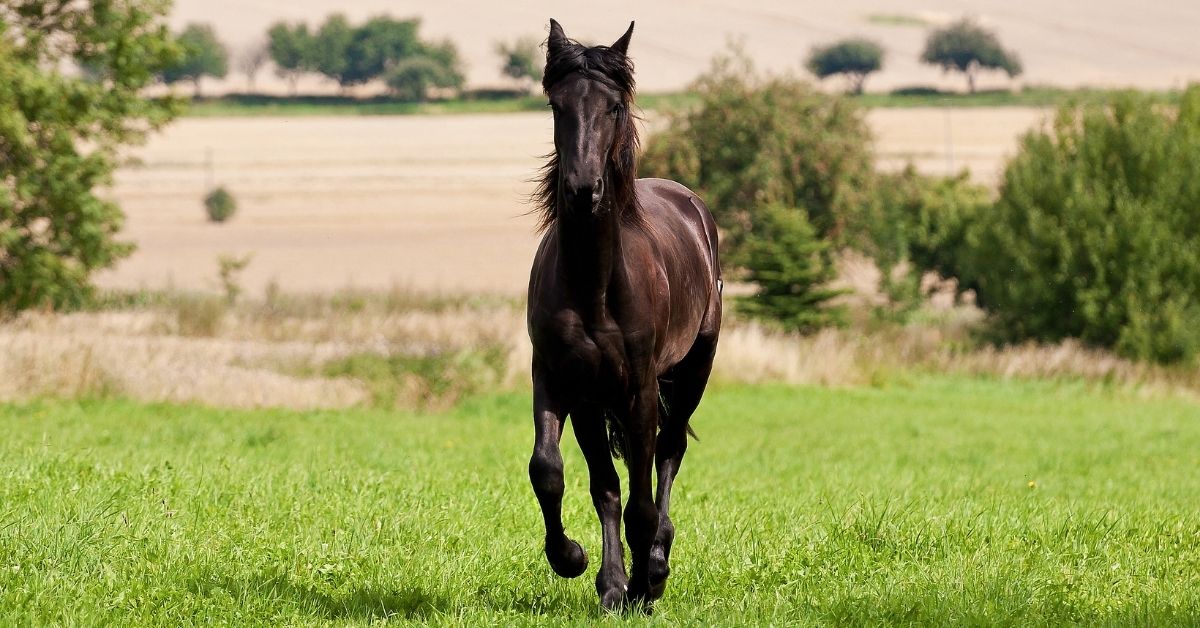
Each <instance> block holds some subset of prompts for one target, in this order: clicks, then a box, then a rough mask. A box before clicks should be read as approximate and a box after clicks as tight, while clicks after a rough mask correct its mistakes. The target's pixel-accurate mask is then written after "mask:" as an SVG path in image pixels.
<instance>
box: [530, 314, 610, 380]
mask: <svg viewBox="0 0 1200 628" xmlns="http://www.w3.org/2000/svg"><path fill="white" fill-rule="evenodd" d="M543 329H544V331H543V332H541V333H539V334H538V335H537V336H535V337H534V338H533V343H534V350H535V352H536V353H537V354H538V357H539V359H541V360H542V361H543V362H544V363H545V365H546V366H547V367H549V368H550V369H552V371H551V372H552V373H554V374H555V375H556V376H560V377H563V378H569V379H571V380H574V381H575V382H577V383H578V384H579V385H581V386H584V385H593V386H600V387H603V388H609V387H618V388H619V387H621V386H622V385H623V384H624V383H625V382H626V381H627V379H628V364H627V359H626V355H625V338H624V335H623V334H622V333H621V330H620V328H618V327H617V326H616V325H615V324H611V323H601V324H598V325H595V326H591V327H589V326H587V325H585V324H583V322H582V321H580V320H576V319H573V318H570V317H568V318H566V319H565V320H563V319H559V320H557V321H555V324H552V325H549V326H547V327H545V328H543Z"/></svg>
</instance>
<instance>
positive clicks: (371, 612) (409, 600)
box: [190, 574, 455, 621]
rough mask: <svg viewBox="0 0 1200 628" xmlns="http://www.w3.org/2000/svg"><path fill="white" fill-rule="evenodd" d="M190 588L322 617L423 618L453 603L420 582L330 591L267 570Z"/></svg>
mask: <svg viewBox="0 0 1200 628" xmlns="http://www.w3.org/2000/svg"><path fill="white" fill-rule="evenodd" d="M190 588H191V589H192V590H195V591H200V592H201V593H204V594H211V593H213V592H214V591H216V590H218V589H223V590H225V591H226V592H228V593H229V594H230V595H232V596H233V598H234V599H242V598H243V596H246V597H268V598H273V599H278V600H280V601H294V602H295V603H296V606H297V607H298V608H300V609H302V610H307V611H308V612H310V613H311V614H312V615H314V616H316V617H318V618H320V619H326V620H346V619H349V620H366V621H373V620H376V619H389V618H404V619H412V620H427V619H431V618H434V617H437V616H439V615H443V614H445V613H446V612H448V611H450V610H451V609H453V608H454V607H455V604H454V601H453V600H450V599H448V598H446V597H444V596H441V595H437V594H432V593H430V592H429V591H427V590H426V589H425V588H423V587H421V586H420V585H413V586H407V585H405V586H400V587H380V586H375V585H365V586H359V587H355V588H351V589H349V590H345V591H340V590H339V591H334V592H330V591H325V590H322V589H321V588H319V587H317V586H314V585H308V584H298V583H294V582H292V581H290V580H289V579H288V578H286V577H284V576H279V575H276V576H272V575H267V574H259V575H256V576H252V577H249V578H241V579H238V578H231V577H226V576H219V575H214V576H212V577H209V578H204V579H203V580H201V581H197V582H195V583H194V584H193V586H192V587H190Z"/></svg>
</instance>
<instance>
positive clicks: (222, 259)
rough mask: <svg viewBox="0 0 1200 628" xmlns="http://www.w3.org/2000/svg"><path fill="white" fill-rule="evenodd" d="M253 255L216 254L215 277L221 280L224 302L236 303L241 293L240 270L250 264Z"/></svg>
mask: <svg viewBox="0 0 1200 628" xmlns="http://www.w3.org/2000/svg"><path fill="white" fill-rule="evenodd" d="M252 257H253V256H251V255H243V256H242V257H237V256H235V255H219V256H217V279H218V280H219V281H220V282H221V290H222V291H223V292H224V293H225V302H226V303H228V304H229V305H231V306H232V305H234V304H236V303H237V300H238V297H239V296H241V295H242V291H243V290H242V281H241V279H242V271H243V270H246V267H247V266H249V265H250V260H251V258H252Z"/></svg>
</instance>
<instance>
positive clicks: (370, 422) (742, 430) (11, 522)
mask: <svg viewBox="0 0 1200 628" xmlns="http://www.w3.org/2000/svg"><path fill="white" fill-rule="evenodd" d="M528 410H529V399H528V397H527V396H526V395H523V394H509V395H499V396H490V397H485V398H477V399H473V400H470V401H468V402H466V403H464V404H463V405H461V406H460V407H459V408H458V409H456V410H454V411H452V412H449V413H444V414H435V415H421V414H413V413H406V412H401V411H396V412H386V411H379V410H357V411H345V412H285V411H225V410H213V409H207V408H201V407H191V406H169V405H140V404H136V403H132V402H125V401H119V400H99V401H87V402H82V403H76V402H70V401H42V402H34V403H30V404H26V405H7V406H0V432H2V433H3V434H4V435H5V437H4V439H3V441H2V442H0V624H4V625H11V624H32V625H47V624H68V625H74V624H78V625H131V624H134V625H136V624H157V625H191V624H234V625H250V624H270V625H294V624H366V623H371V622H375V621H379V620H382V619H390V620H392V621H418V622H431V623H439V624H442V623H462V624H487V625H510V624H542V623H574V624H591V623H595V622H596V621H597V620H598V619H603V617H602V616H601V615H600V614H599V611H598V608H597V601H596V598H595V594H594V591H593V586H592V579H593V578H594V576H595V570H596V568H597V566H598V565H597V561H596V557H597V555H598V553H599V547H598V537H599V534H598V524H597V523H596V520H595V517H594V515H593V513H592V508H591V504H590V499H589V497H588V493H587V490H586V485H585V481H584V477H585V475H584V468H583V463H582V459H581V456H580V455H579V453H578V451H577V448H576V447H575V446H574V443H573V439H572V438H571V437H570V436H568V437H567V438H566V439H565V440H564V444H565V445H568V446H566V447H564V452H565V457H566V466H567V498H566V503H565V517H566V520H567V528H568V531H569V533H571V534H572V536H575V537H576V538H578V539H580V540H581V541H582V542H583V544H584V546H585V547H586V548H587V549H588V551H589V553H590V554H591V555H592V557H593V563H592V565H591V566H590V567H589V569H588V571H587V573H586V574H585V575H584V577H582V578H579V579H577V580H569V581H567V580H560V579H557V578H556V577H554V576H553V575H552V574H551V572H550V568H549V567H548V566H547V565H546V564H545V562H544V560H543V558H542V556H541V550H540V542H541V533H540V531H539V525H540V519H539V517H538V514H537V509H536V505H535V501H534V499H533V494H532V492H531V490H530V488H529V486H528V481H527V477H526V471H525V466H526V462H527V460H528V456H529V447H530V444H531V442H532V434H531V426H530V420H529V418H528V414H529V412H528ZM694 424H695V427H696V429H697V431H698V432H699V435H700V439H701V440H700V441H699V442H697V443H693V445H692V447H691V449H690V450H689V453H688V457H687V460H686V461H685V463H684V466H683V471H682V474H681V475H680V479H679V482H678V484H677V489H676V493H675V499H674V505H675V508H674V512H673V513H672V514H673V518H674V520H675V524H676V527H677V529H678V536H677V540H676V545H675V552H674V555H673V565H672V567H673V575H672V578H671V580H670V583H669V585H668V587H667V594H666V597H665V598H664V599H663V600H662V601H661V602H660V603H659V605H658V608H657V612H656V614H655V616H654V618H653V620H654V621H655V622H666V623H688V624H714V623H715V624H767V623H773V624H777V625H798V624H822V623H836V624H875V623H900V624H908V623H914V624H929V623H933V624H948V623H956V624H1006V625H1062V624H1084V625H1095V624H1120V625H1129V624H1147V625H1166V624H1190V625H1195V624H1197V623H1198V622H1200V473H1198V472H1197V471H1198V469H1200V466H1198V463H1200V405H1197V404H1196V403H1195V402H1190V401H1185V400H1180V399H1156V400H1155V399H1150V400H1147V399H1140V398H1138V397H1136V396H1134V395H1133V394H1132V393H1124V392H1118V391H1113V390H1111V389H1107V388H1102V387H1095V386H1089V385H1085V384H1074V383H1019V382H1017V383H1014V382H996V381H988V380H977V379H958V378H945V377H931V378H922V377H914V378H911V379H908V380H906V381H904V382H902V383H898V384H892V385H889V386H885V387H883V388H863V389H851V390H830V389H820V388H788V387H782V386H764V387H754V388H749V387H747V388H733V387H723V388H722V387H718V388H717V389H715V390H713V391H711V392H710V394H709V396H708V398H707V399H706V401H705V403H704V404H703V405H702V406H701V409H700V412H699V414H698V415H697V417H696V420H695V422H694ZM628 619H629V618H624V619H621V620H620V621H626V620H628ZM633 619H638V618H633ZM609 620H610V621H618V620H616V619H612V618H610V619H609Z"/></svg>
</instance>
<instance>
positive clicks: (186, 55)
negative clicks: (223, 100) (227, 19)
mask: <svg viewBox="0 0 1200 628" xmlns="http://www.w3.org/2000/svg"><path fill="white" fill-rule="evenodd" d="M176 41H177V42H178V43H179V46H180V48H181V49H182V52H183V54H182V56H181V57H180V58H179V59H178V60H177V61H176V62H175V63H172V64H171V65H169V66H167V67H166V68H165V69H164V70H163V72H162V79H163V81H164V82H166V83H168V84H171V83H178V82H180V81H191V82H192V84H193V85H194V86H195V89H196V94H195V95H196V97H199V96H200V79H202V78H204V77H205V76H212V77H214V78H224V77H225V75H226V74H228V73H229V51H227V50H226V49H225V46H224V45H223V44H222V43H221V41H220V40H219V39H217V34H216V32H214V31H213V27H212V26H211V25H209V24H189V25H188V26H187V28H185V29H183V32H182V33H180V34H179V37H178V38H176Z"/></svg>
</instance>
